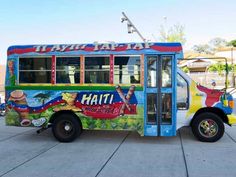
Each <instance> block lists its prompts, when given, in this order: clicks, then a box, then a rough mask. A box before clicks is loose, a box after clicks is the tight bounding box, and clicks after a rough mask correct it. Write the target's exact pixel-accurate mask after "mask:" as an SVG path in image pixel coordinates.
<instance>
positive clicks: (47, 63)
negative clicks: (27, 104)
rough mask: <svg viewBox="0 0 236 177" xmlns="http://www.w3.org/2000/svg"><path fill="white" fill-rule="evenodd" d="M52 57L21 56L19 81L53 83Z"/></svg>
mask: <svg viewBox="0 0 236 177" xmlns="http://www.w3.org/2000/svg"><path fill="white" fill-rule="evenodd" d="M51 65H52V61H51V58H36V57H34V58H20V59H19V83H51Z"/></svg>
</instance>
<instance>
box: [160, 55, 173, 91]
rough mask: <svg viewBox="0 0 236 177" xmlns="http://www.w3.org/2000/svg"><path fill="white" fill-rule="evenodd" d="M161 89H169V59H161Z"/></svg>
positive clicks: (167, 57) (168, 57) (170, 73)
mask: <svg viewBox="0 0 236 177" xmlns="http://www.w3.org/2000/svg"><path fill="white" fill-rule="evenodd" d="M161 62H162V64H161V66H162V87H171V85H172V84H171V75H172V72H171V57H170V56H166V57H162V60H161Z"/></svg>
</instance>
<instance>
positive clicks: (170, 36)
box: [159, 24, 186, 44]
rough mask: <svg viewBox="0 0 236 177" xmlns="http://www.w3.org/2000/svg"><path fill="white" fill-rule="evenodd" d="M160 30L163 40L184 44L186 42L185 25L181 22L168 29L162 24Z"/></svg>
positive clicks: (161, 39)
mask: <svg viewBox="0 0 236 177" xmlns="http://www.w3.org/2000/svg"><path fill="white" fill-rule="evenodd" d="M159 32H160V41H161V42H181V43H182V44H185V42H186V38H185V33H184V26H182V25H180V24H176V25H174V26H172V27H170V28H169V29H168V30H167V29H166V28H165V27H164V26H163V25H161V27H160V30H159Z"/></svg>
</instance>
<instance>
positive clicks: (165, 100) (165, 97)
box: [161, 93, 172, 124]
mask: <svg viewBox="0 0 236 177" xmlns="http://www.w3.org/2000/svg"><path fill="white" fill-rule="evenodd" d="M171 105H172V95H171V93H163V94H162V116H161V119H162V123H163V124H165V123H168V124H171V121H172V120H171V117H172V106H171Z"/></svg>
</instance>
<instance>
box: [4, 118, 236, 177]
mask: <svg viewBox="0 0 236 177" xmlns="http://www.w3.org/2000/svg"><path fill="white" fill-rule="evenodd" d="M0 157H1V158H0V176H4V177H121V176H125V177H154V176H158V177H170V176H171V177H172V176H173V177H175V176H176V177H185V176H187V177H188V176H190V177H200V176H206V177H208V176H214V177H222V176H224V177H227V176H229V177H234V176H236V126H233V127H228V126H226V132H225V135H224V136H223V138H222V139H221V140H219V141H218V142H216V143H202V142H199V141H197V140H196V139H195V138H194V137H193V135H192V132H191V130H190V128H187V127H185V128H182V129H180V130H179V131H178V136H176V137H140V136H139V135H138V134H137V133H135V132H126V131H122V132H119V131H84V132H83V134H82V135H81V136H80V138H78V139H77V140H76V141H74V142H73V143H59V142H57V141H56V140H55V139H54V137H53V136H52V134H51V130H50V129H49V130H47V131H45V132H43V133H41V134H39V135H38V134H36V129H35V128H22V127H7V126H5V125H4V118H3V117H0Z"/></svg>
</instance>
